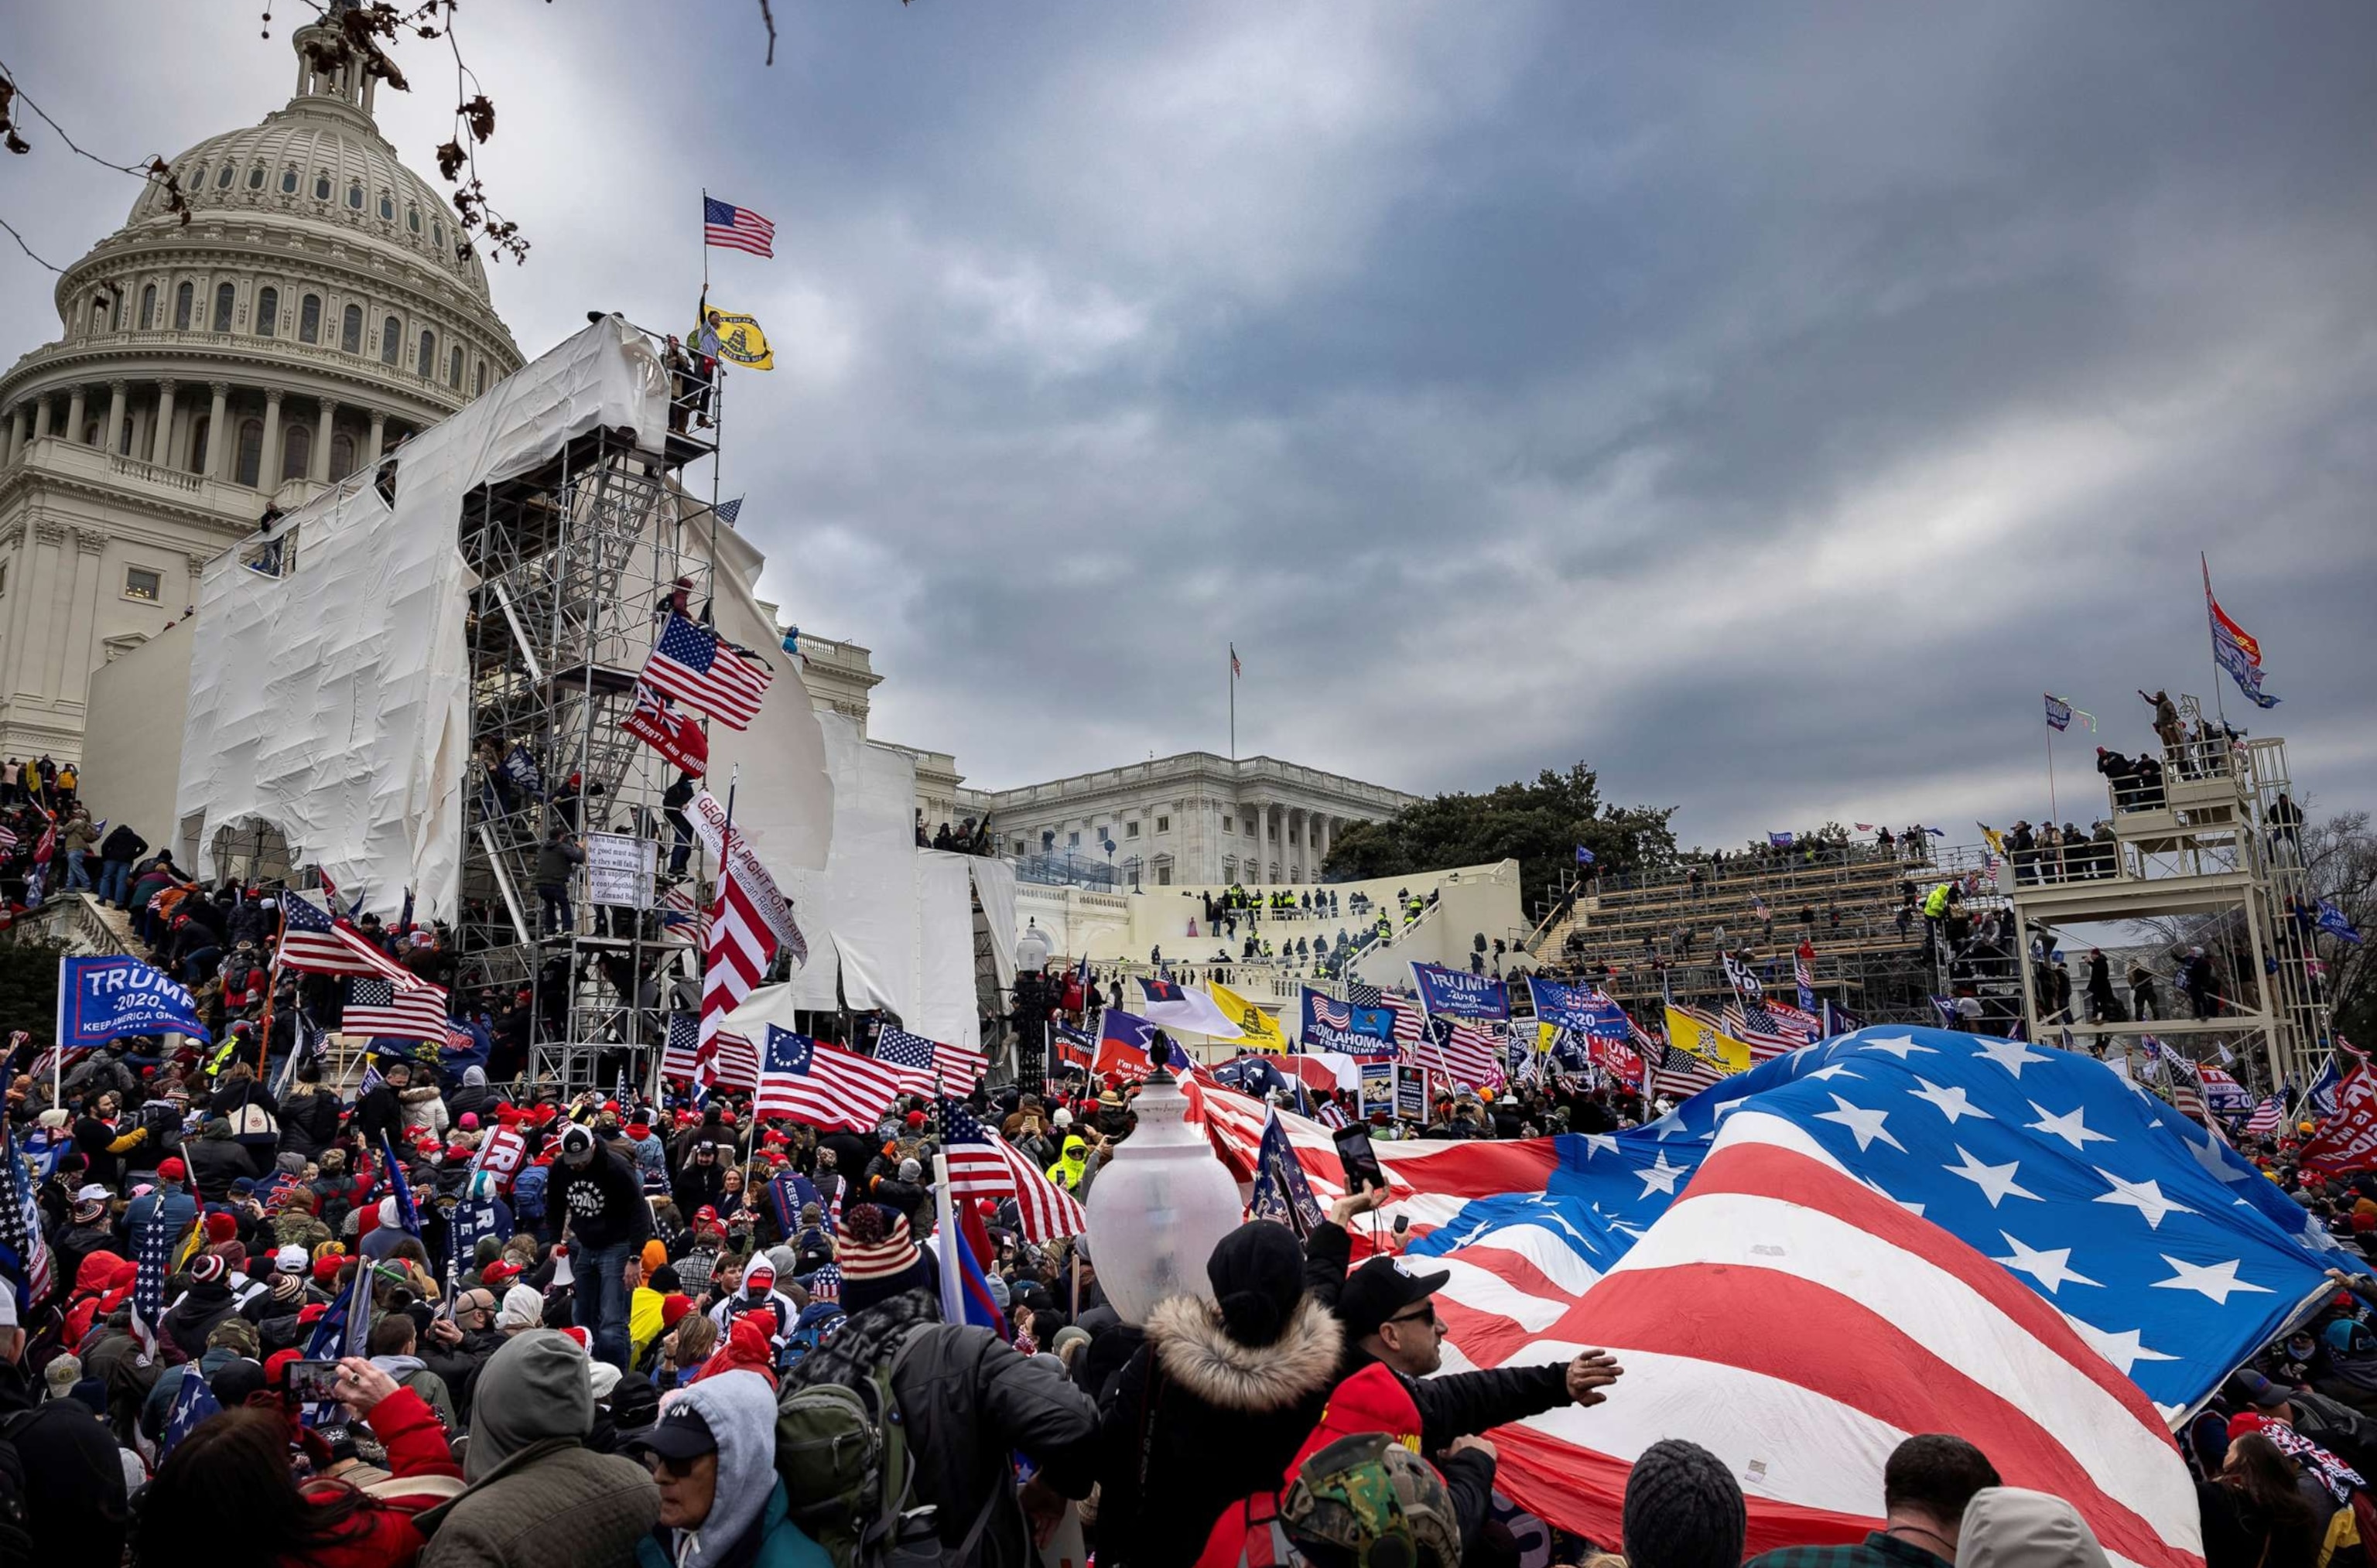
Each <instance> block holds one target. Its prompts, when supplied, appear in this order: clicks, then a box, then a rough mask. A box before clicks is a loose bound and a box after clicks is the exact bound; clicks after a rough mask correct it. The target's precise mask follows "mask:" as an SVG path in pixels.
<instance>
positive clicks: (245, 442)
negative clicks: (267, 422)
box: [233, 420, 264, 485]
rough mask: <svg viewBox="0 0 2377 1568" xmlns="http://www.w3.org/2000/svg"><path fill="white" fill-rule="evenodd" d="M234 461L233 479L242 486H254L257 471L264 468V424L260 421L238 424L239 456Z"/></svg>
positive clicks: (246, 421)
mask: <svg viewBox="0 0 2377 1568" xmlns="http://www.w3.org/2000/svg"><path fill="white" fill-rule="evenodd" d="M236 460H237V463H238V471H237V472H236V473H235V474H234V476H233V477H234V478H236V479H237V480H238V481H239V482H240V483H242V484H249V485H252V484H254V483H255V482H256V476H257V470H258V469H262V468H263V467H264V422H263V421H262V420H242V421H240V422H239V454H238V457H237V459H236Z"/></svg>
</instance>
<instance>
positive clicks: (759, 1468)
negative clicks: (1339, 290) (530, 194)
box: [669, 1372, 776, 1568]
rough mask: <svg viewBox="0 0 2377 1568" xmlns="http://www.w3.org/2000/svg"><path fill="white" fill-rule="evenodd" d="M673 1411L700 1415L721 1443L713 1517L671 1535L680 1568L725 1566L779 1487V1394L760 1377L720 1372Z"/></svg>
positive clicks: (688, 1392) (678, 1399)
mask: <svg viewBox="0 0 2377 1568" xmlns="http://www.w3.org/2000/svg"><path fill="white" fill-rule="evenodd" d="M669 1403H670V1404H671V1405H672V1406H675V1405H685V1406H687V1407H689V1408H693V1409H696V1410H699V1411H700V1412H701V1419H702V1420H705V1421H708V1422H709V1423H710V1431H711V1435H712V1436H714V1437H716V1438H717V1439H718V1491H717V1492H716V1494H715V1496H714V1499H713V1501H712V1502H711V1504H710V1517H708V1518H707V1519H704V1520H703V1521H702V1522H701V1526H700V1527H699V1528H698V1529H694V1530H672V1531H670V1532H669V1535H670V1541H669V1556H670V1557H671V1558H672V1559H673V1560H674V1561H675V1562H676V1564H677V1568H706V1565H707V1564H709V1563H712V1562H720V1561H722V1560H723V1559H724V1558H725V1557H726V1555H727V1554H728V1553H729V1552H731V1551H733V1550H735V1545H736V1544H737V1543H738V1542H740V1541H741V1540H742V1538H744V1536H745V1535H747V1534H748V1533H749V1532H750V1531H751V1529H752V1528H753V1527H754V1526H757V1525H758V1522H759V1514H760V1511H761V1510H762V1509H764V1508H765V1507H767V1505H768V1494H769V1492H770V1491H772V1490H773V1489H774V1487H775V1484H776V1391H775V1390H774V1389H773V1388H770V1386H769V1385H768V1380H767V1379H766V1378H764V1377H761V1376H760V1375H759V1374H758V1372H720V1373H719V1374H717V1375H716V1376H715V1377H705V1378H703V1379H702V1380H701V1381H700V1382H699V1383H696V1384H687V1386H686V1387H685V1388H684V1389H682V1390H680V1391H679V1392H678V1393H677V1394H675V1396H672V1397H671V1398H670V1400H669Z"/></svg>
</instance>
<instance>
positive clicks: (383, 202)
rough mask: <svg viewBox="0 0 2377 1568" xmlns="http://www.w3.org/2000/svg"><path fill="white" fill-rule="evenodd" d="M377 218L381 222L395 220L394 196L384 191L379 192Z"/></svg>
mask: <svg viewBox="0 0 2377 1568" xmlns="http://www.w3.org/2000/svg"><path fill="white" fill-rule="evenodd" d="M379 220H380V221H381V222H383V223H393V222H395V221H396V198H395V197H394V196H390V195H388V193H387V192H386V191H382V192H380V193H379Z"/></svg>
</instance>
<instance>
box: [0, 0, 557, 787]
mask: <svg viewBox="0 0 2377 1568" xmlns="http://www.w3.org/2000/svg"><path fill="white" fill-rule="evenodd" d="M317 31H318V28H316V29H306V30H300V31H299V33H298V34H297V37H296V42H297V45H298V51H299V52H298V56H297V59H298V69H297V77H296V90H295V96H294V97H293V98H292V99H291V100H290V101H289V103H288V105H287V106H286V107H285V108H282V109H281V110H279V111H277V112H275V113H270V114H268V115H266V116H265V118H264V120H263V122H262V123H261V124H260V125H252V126H248V127H246V128H245V129H242V130H236V131H231V132H227V133H225V134H224V135H221V136H218V137H211V138H209V139H208V140H206V141H203V142H200V143H199V144H198V145H197V147H194V148H190V149H189V150H188V151H187V152H185V153H183V154H182V155H181V156H180V157H178V158H175V159H173V160H171V162H172V166H173V172H174V173H175V175H176V176H177V177H178V178H179V180H180V183H181V187H182V189H183V191H184V192H185V195H186V197H187V200H188V203H189V206H190V209H191V211H190V221H189V222H188V223H186V224H185V223H184V222H183V221H182V220H181V215H180V214H178V213H173V212H170V211H168V210H167V200H168V197H167V193H166V191H165V189H164V187H163V186H162V185H161V184H150V185H149V187H148V188H147V189H145V190H144V191H143V192H142V194H141V196H140V198H139V199H138V200H137V201H136V202H135V203H134V204H133V207H132V211H131V214H130V216H129V217H127V218H126V219H125V223H124V226H123V227H122V228H120V229H118V230H117V231H116V232H114V233H113V234H110V235H108V236H107V237H106V238H105V239H103V240H102V241H100V242H99V244H97V245H95V246H93V247H92V248H91V250H90V254H89V255H85V256H83V257H82V259H80V260H79V261H78V262H76V263H75V264H74V265H73V266H71V267H67V268H66V271H65V272H64V273H63V274H62V275H61V276H60V277H59V279H58V281H57V293H56V300H57V310H58V319H59V324H60V327H61V328H62V330H61V332H60V335H59V337H58V339H57V340H56V341H55V342H54V343H49V344H45V345H43V346H42V347H41V348H39V349H36V350H33V351H32V352H30V353H29V354H27V355H25V356H24V358H22V359H20V360H18V362H16V364H15V365H14V366H12V367H11V368H10V369H9V370H8V372H7V373H6V375H5V376H0V422H5V426H6V450H5V453H0V754H5V755H13V756H19V757H23V756H32V755H39V754H43V753H48V754H52V755H54V756H56V757H58V758H59V759H61V760H66V759H69V758H76V757H79V755H80V754H81V750H82V733H83V720H84V716H85V704H86V700H87V697H88V694H89V690H90V676H91V672H92V671H94V670H96V669H98V668H99V667H100V666H102V665H104V664H105V663H107V662H108V660H109V659H112V658H113V657H115V656H116V655H117V654H119V653H121V652H124V651H125V650H127V649H129V648H131V647H137V646H138V645H139V644H140V643H142V642H143V641H145V640H147V639H148V638H149V637H151V636H155V635H157V634H158V633H159V632H160V631H161V630H162V629H163V628H164V627H165V626H166V625H168V624H171V623H172V622H173V621H174V620H175V619H177V618H178V617H179V616H180V615H181V614H182V613H183V612H184V611H185V609H186V608H187V607H189V606H190V605H192V604H194V603H195V602H196V601H197V578H198V572H199V569H200V568H201V567H202V566H203V565H204V564H205V563H206V562H207V560H208V559H209V557H211V556H213V555H214V554H216V553H217V552H221V551H222V550H223V549H225V548H227V547H229V546H230V545H232V544H233V543H234V542H236V541H237V540H239V539H240V538H241V537H242V536H243V535H245V534H247V533H249V532H251V531H253V530H254V529H255V527H256V522H257V517H259V516H261V515H262V514H263V512H264V511H265V509H266V507H267V506H279V507H281V509H283V510H287V509H290V508H293V507H294V506H296V505H299V504H301V503H302V502H304V501H305V499H307V498H308V497H310V496H312V495H313V494H314V493H316V492H317V491H318V490H320V489H321V488H322V487H323V486H324V485H326V484H328V483H329V482H331V481H336V480H340V479H343V478H344V477H346V475H348V474H349V473H351V472H352V471H354V470H355V469H358V468H362V467H364V466H367V465H368V464H369V463H371V462H372V460H373V459H374V458H375V457H377V456H378V455H379V454H380V453H382V452H384V451H386V450H388V448H389V447H390V446H392V445H395V444H396V443H398V442H400V441H402V440H404V439H405V438H406V437H407V436H408V435H410V434H412V433H413V432H415V431H418V430H421V429H423V428H424V427H426V426H428V425H431V424H434V423H436V422H437V421H439V420H441V419H443V418H445V417H446V416H447V415H448V414H450V413H452V412H453V411H454V410H457V409H460V407H462V406H463V405H464V404H465V403H467V402H469V401H470V400H471V399H472V398H474V397H476V396H477V395H478V394H479V393H481V392H483V391H484V390H485V389H486V388H487V387H488V386H491V385H493V384H494V383H495V382H496V381H499V380H501V379H502V378H503V377H504V376H506V375H508V374H511V372H512V371H514V370H515V369H517V368H519V366H520V362H521V356H520V349H519V347H518V346H517V345H516V344H515V343H514V342H513V341H512V337H511V334H510V333H509V332H508V331H507V330H506V329H505V327H504V324H503V323H502V322H501V321H500V320H498V319H497V318H496V313H495V310H494V307H493V306H492V305H491V304H490V303H488V296H487V277H486V272H485V269H484V267H483V266H482V264H481V262H480V259H479V257H478V255H477V254H476V252H474V251H473V250H472V248H471V246H470V245H469V244H467V243H465V240H464V236H463V233H462V231H461V228H460V225H459V224H458V223H457V222H456V220H455V217H454V212H453V209H452V208H449V207H448V205H447V204H446V201H445V199H444V198H443V197H442V196H439V195H438V194H437V192H436V190H434V189H433V188H431V186H430V184H429V183H428V182H427V181H425V180H424V179H422V178H421V177H420V176H419V175H417V174H415V173H413V172H412V171H411V170H409V169H407V168H405V167H404V165H403V164H401V163H400V162H399V161H398V160H397V156H396V149H395V148H392V147H390V146H389V145H388V141H387V140H386V139H385V138H384V137H381V136H380V134H379V131H378V129H377V127H376V125H375V124H374V122H373V118H372V100H373V90H374V89H375V88H376V85H377V84H376V82H374V81H372V80H370V79H369V78H367V77H364V75H363V73H362V71H361V70H360V68H358V67H348V68H343V69H341V70H340V71H338V72H336V73H335V74H326V73H323V72H318V71H316V70H314V69H313V68H312V67H311V66H310V65H307V64H306V61H305V53H304V45H305V43H306V42H308V41H309V36H310V35H312V34H314V33H315V32H317Z"/></svg>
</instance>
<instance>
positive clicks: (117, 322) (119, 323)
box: [107, 283, 124, 332]
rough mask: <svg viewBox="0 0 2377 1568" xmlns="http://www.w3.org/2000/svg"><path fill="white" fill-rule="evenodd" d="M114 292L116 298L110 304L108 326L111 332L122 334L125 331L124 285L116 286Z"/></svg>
mask: <svg viewBox="0 0 2377 1568" xmlns="http://www.w3.org/2000/svg"><path fill="white" fill-rule="evenodd" d="M114 290H115V297H114V299H113V300H112V301H110V302H109V304H110V308H109V310H108V313H107V325H108V329H109V330H110V331H113V332H121V331H123V330H124V285H123V284H121V283H118V284H115V285H114Z"/></svg>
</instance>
